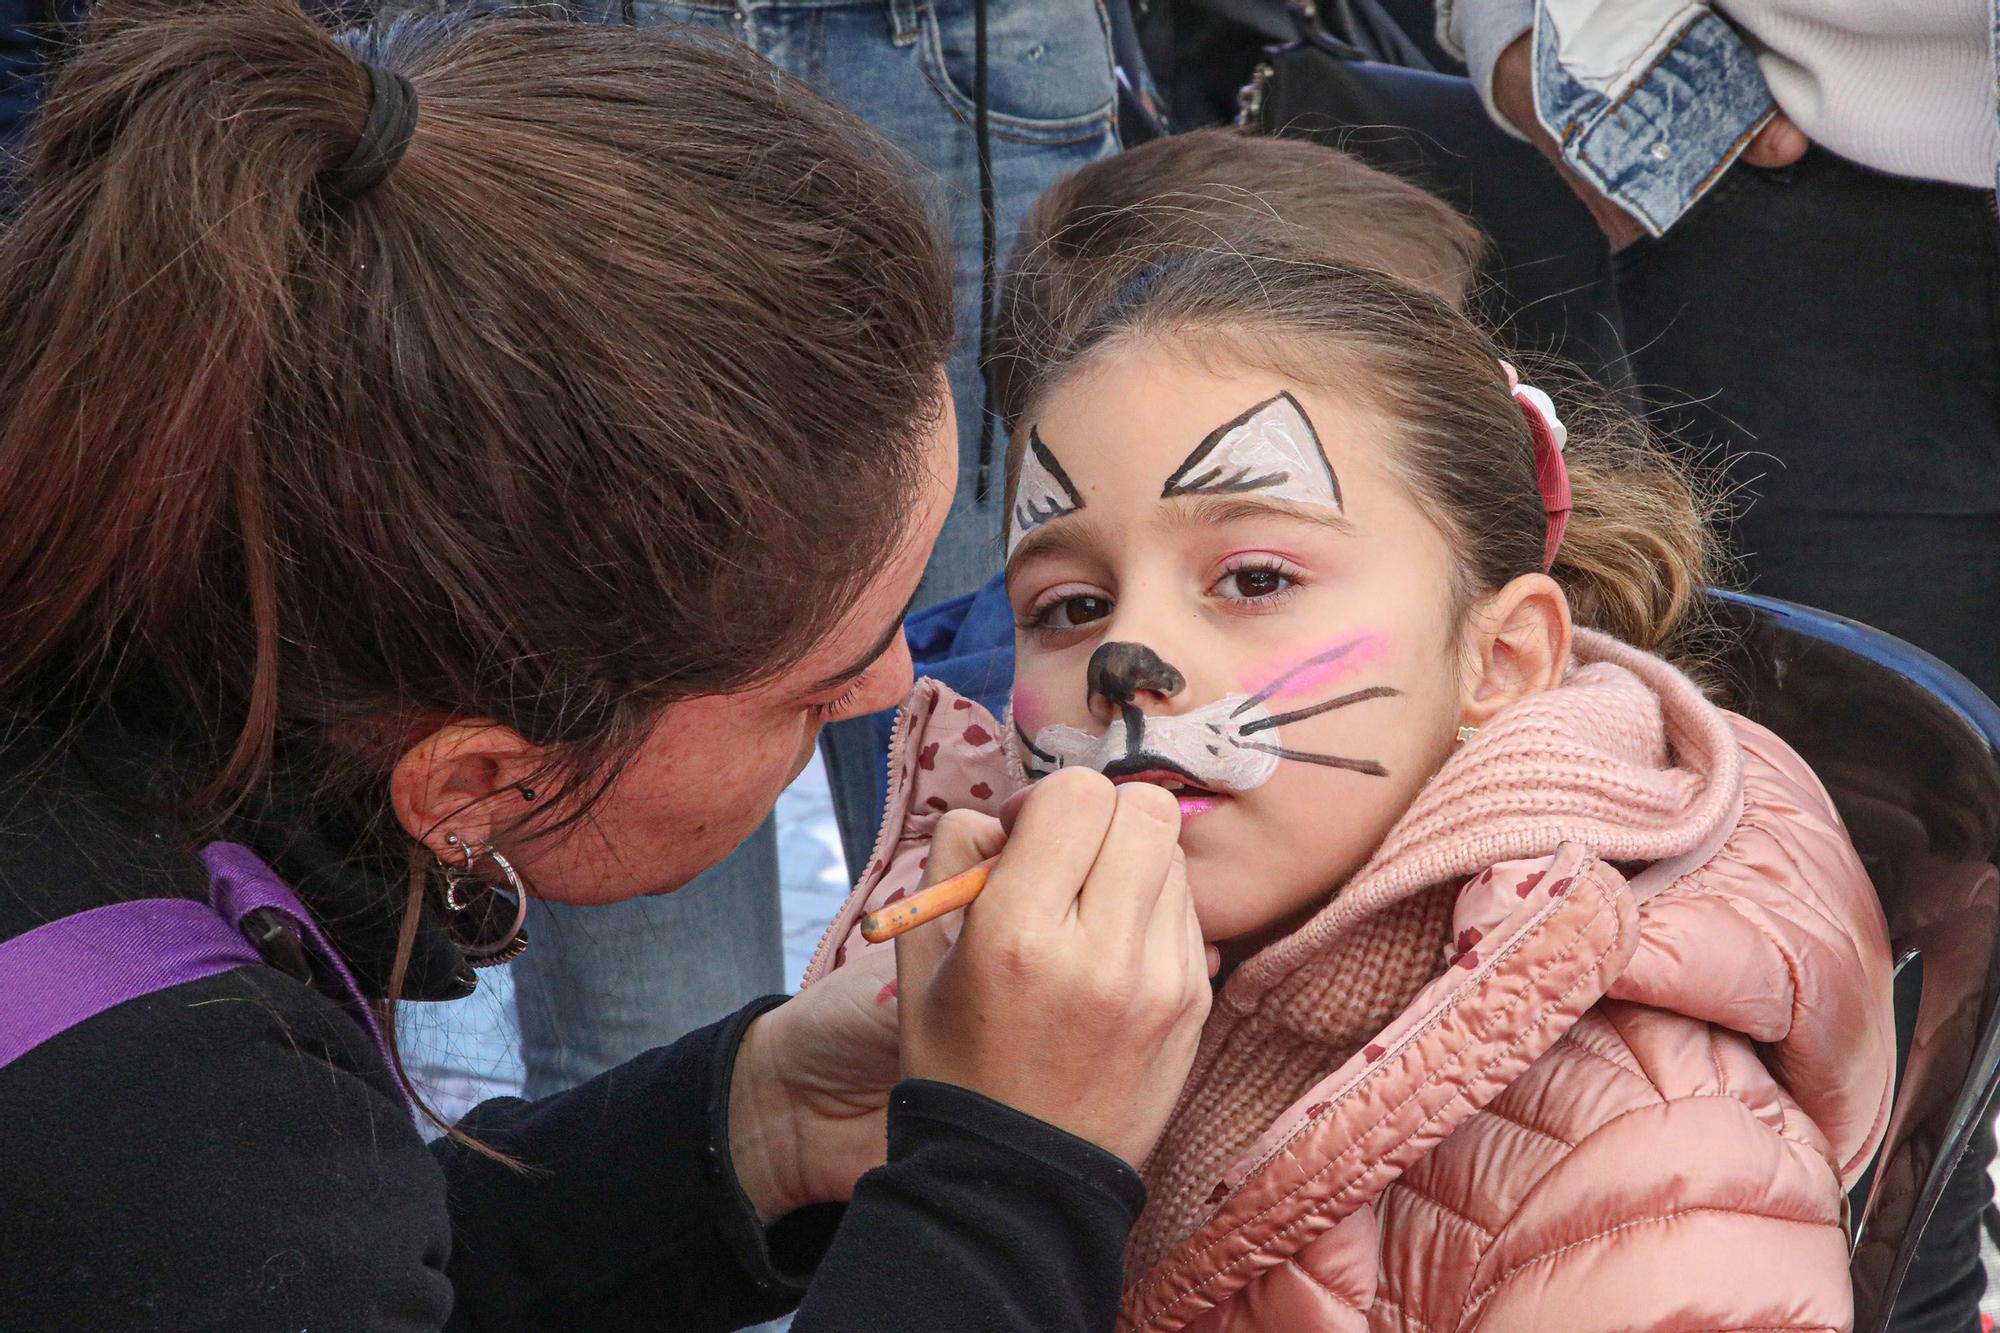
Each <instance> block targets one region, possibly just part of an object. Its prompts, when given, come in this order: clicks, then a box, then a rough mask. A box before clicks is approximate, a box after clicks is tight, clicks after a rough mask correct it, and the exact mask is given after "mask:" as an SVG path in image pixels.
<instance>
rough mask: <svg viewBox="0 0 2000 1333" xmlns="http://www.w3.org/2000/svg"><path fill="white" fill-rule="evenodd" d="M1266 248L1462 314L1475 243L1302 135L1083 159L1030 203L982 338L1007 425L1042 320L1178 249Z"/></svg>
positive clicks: (1467, 228)
mask: <svg viewBox="0 0 2000 1333" xmlns="http://www.w3.org/2000/svg"><path fill="white" fill-rule="evenodd" d="M1220 244H1237V245H1245V244H1247V245H1250V246H1252V247H1253V248H1264V247H1266V246H1268V245H1277V246H1280V247H1283V248H1285V249H1287V250H1291V251H1295V252H1297V253H1299V254H1302V255H1311V256H1313V257H1316V258H1318V259H1320V260H1322V261H1323V262H1325V263H1329V264H1345V265H1348V266H1349V267H1352V268H1361V269H1370V270H1373V271H1376V272H1380V273H1386V274H1391V275H1394V276H1395V277H1396V278H1397V279H1399V280H1400V281H1403V282H1407V283H1410V284H1412V285H1413V286H1417V287H1421V288H1423V289H1424V290H1425V291H1427V292H1430V293H1431V294H1432V295H1433V296H1436V297H1438V298H1439V299H1440V300H1442V301H1445V302H1447V303H1449V304H1451V305H1453V306H1456V307H1458V308H1459V309H1464V308H1465V305H1466V302H1467V300H1468V299H1469V298H1470V296H1471V293H1472V287H1473V283H1474V281H1475V280H1476V278H1477V276H1478V273H1479V264H1480V260H1481V259H1482V257H1483V256H1484V254H1485V252H1486V238H1485V236H1484V235H1482V234H1481V233H1480V231H1479V229H1478V228H1477V227H1475V226H1473V225H1472V223H1470V222H1468V221H1467V220H1466V219H1465V218H1464V217H1462V216H1461V215H1460V214H1459V213H1458V211H1457V210H1456V209H1454V208H1453V207H1452V206H1451V205H1450V204H1448V203H1446V202H1445V201H1444V200H1442V199H1440V198H1438V197H1437V196H1436V195H1434V194H1431V193H1429V192H1428V191H1426V190H1422V189H1419V188H1418V187H1417V186H1415V185H1412V184H1410V183H1409V182H1408V181H1405V180H1402V179H1400V178H1398V177H1396V176H1392V175H1390V174H1389V173H1387V172H1385V171H1379V170H1377V169H1376V168H1374V167H1371V166H1369V165H1368V164H1367V163H1365V162H1363V161H1361V159H1359V158H1357V157H1352V156H1350V155H1348V154H1346V153H1343V152H1340V151H1339V150H1337V149H1333V148H1328V147H1326V146H1324V145H1322V144H1318V143H1314V142H1312V141H1311V140H1308V139H1275V138H1269V137H1266V136H1264V135H1258V134H1246V133H1243V132H1241V131H1238V130H1231V129H1205V130H1193V131H1190V132H1188V133H1186V134H1175V135H1169V136H1168V137H1166V138H1163V139H1155V140H1153V141H1152V142H1151V143H1147V144H1142V145H1141V146H1139V147H1137V148H1131V149H1127V150H1126V151H1125V152H1122V153H1116V154H1113V155H1112V156H1110V157H1107V158H1103V159H1101V160H1099V161H1096V162H1093V163H1091V164H1090V165H1088V166H1086V167H1082V168H1080V169H1078V170H1077V171H1075V172H1072V173H1071V174H1070V175H1068V176H1066V177H1064V178H1063V179H1062V180H1061V181H1059V182H1057V184H1056V185H1055V186H1054V187H1052V188H1051V189H1050V190H1049V191H1048V192H1047V193H1045V194H1043V195H1042V197H1041V198H1040V199H1038V200H1036V201H1035V205H1034V207H1033V208H1031V209H1030V210H1029V211H1028V216H1027V219H1026V220H1025V221H1024V222H1023V223H1022V225H1021V231H1020V235H1019V236H1018V237H1017V238H1016V241H1015V254H1016V256H1017V258H1016V260H1015V261H1014V263H1013V264H1011V265H1010V266H1009V269H1008V272H1007V275H1006V281H1005V285H1004V287H1003V289H1002V293H1001V301H1000V307H999V316H998V318H997V320H996V322H995V327H994V332H993V336H992V338H991V339H990V340H989V343H988V346H989V354H988V358H987V373H988V380H989V382H990V383H991V385H992V387H993V401H994V410H995V411H997V412H998V413H999V415H1000V419H1001V422H1002V423H1003V424H1004V425H1005V426H1006V427H1007V428H1008V429H1010V430H1011V429H1012V428H1013V423H1014V421H1015V420H1016V419H1018V417H1019V416H1020V412H1021V407H1022V404H1021V403H1020V401H1019V398H1020V394H1019V392H1018V390H1019V388H1020V386H1021V385H1023V384H1025V383H1026V382H1028V381H1032V380H1033V379H1034V378H1035V372H1034V364H1033V363H1034V358H1035V355H1036V352H1037V351H1038V349H1040V348H1042V347H1044V346H1046V345H1047V342H1048V340H1049V339H1048V330H1047V329H1046V328H1045V327H1044V323H1045V321H1046V320H1047V319H1048V318H1050V317H1052V316H1053V317H1061V316H1062V315H1064V314H1066V313H1068V312H1070V311H1072V309H1073V308H1074V307H1077V306H1079V305H1090V304H1092V303H1094V302H1096V301H1100V300H1102V299H1104V298H1105V297H1106V296H1108V295H1109V294H1110V290H1111V289H1112V288H1114V287H1115V286H1116V285H1117V282H1118V280H1119V276H1120V274H1121V272H1123V271H1124V270H1127V269H1135V268H1137V267H1139V266H1141V265H1143V264H1144V263H1145V262H1147V260H1148V259H1149V258H1151V257H1157V256H1158V255H1160V254H1161V253H1163V252H1165V251H1167V250H1170V249H1175V248H1180V247H1194V248H1204V247H1209V246H1216V245H1220Z"/></svg>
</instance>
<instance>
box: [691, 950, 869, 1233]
mask: <svg viewBox="0 0 2000 1333" xmlns="http://www.w3.org/2000/svg"><path fill="white" fill-rule="evenodd" d="M895 961H896V960H895V958H894V957H893V956H892V955H891V954H890V953H889V951H888V950H886V949H884V950H879V951H877V952H874V953H871V954H867V955H864V956H862V957H861V958H858V959H856V960H855V961H854V962H853V963H850V964H849V965H848V966H846V967H843V968H840V969H839V970H837V971H835V972H832V973H830V974H828V975H827V977H826V978H825V979H824V980H822V981H820V982H818V983H817V984H815V985H813V986H809V987H807V988H806V989H805V990H803V991H800V992H799V993H798V994H797V995H795V996H793V997H792V998H791V999H789V1000H787V1001H786V1002H785V1003H783V1004H781V1005H779V1006H778V1007H777V1008H775V1009H773V1010H771V1011H770V1012H769V1013H767V1014H765V1015H763V1016H762V1017H760V1018H758V1019H757V1020H756V1021H755V1022H753V1023H752V1024H751V1025H750V1030H749V1031H748V1032H746V1033H745V1034H744V1036H743V1044H742V1046H741V1047H740V1048H739V1049H738V1051H737V1055H736V1072H735V1075H734V1077H733V1078H732V1079H731V1081H730V1089H729V1151H730V1156H731V1158H732V1159H733V1161H734V1164H735V1167H736V1179H737V1180H738V1182H740V1183H741V1184H742V1186H743V1191H744V1193H746V1194H748V1195H749V1196H750V1202H751V1203H752V1204H753V1205H754V1206H755V1207H756V1209H757V1214H758V1216H759V1217H761V1218H762V1219H763V1220H764V1221H765V1222H767V1223H768V1222H772V1221H775V1220H776V1219H778V1218H780V1217H783V1216H784V1215H785V1214H786V1213H789V1212H791V1211H792V1210H793V1209H795V1208H801V1207H804V1206H805V1205H806V1204H809V1203H821V1202H827V1201H831V1200H838V1199H845V1198H847V1197H848V1196H849V1195H850V1194H852V1193H853V1192H854V1182H855V1179H856V1178H857V1177H859V1176H860V1175H861V1173H862V1172H864V1171H866V1170H868V1169H869V1168H870V1167H873V1166H880V1165H881V1164H882V1158H883V1153H884V1151H885V1146H886V1142H887V1128H886V1126H885V1124H884V1117H885V1115H886V1113H887V1109H888V1105H889V1089H890V1088H891V1087H893V1086H895V1083H896V1080H897V1079H898V1078H900V1077H901V1076H902V1075H901V1070H900V1066H899V1064H898V1060H897V1042H896V998H895V995H896V988H895V978H896V969H895Z"/></svg>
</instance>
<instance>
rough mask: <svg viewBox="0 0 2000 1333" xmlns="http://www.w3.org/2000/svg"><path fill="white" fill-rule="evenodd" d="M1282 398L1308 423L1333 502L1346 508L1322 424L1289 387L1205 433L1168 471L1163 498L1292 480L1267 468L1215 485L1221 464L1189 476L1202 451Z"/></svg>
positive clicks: (1222, 492)
mask: <svg viewBox="0 0 2000 1333" xmlns="http://www.w3.org/2000/svg"><path fill="white" fill-rule="evenodd" d="M1281 401H1282V402H1286V403H1290V404H1291V405H1292V410H1293V411H1294V412H1296V413H1298V414H1299V420H1300V421H1302V422H1304V423H1305V428H1306V434H1307V435H1308V436H1309V437H1310V438H1311V439H1312V446H1313V453H1314V454H1315V455H1317V456H1318V458H1319V465H1320V466H1321V467H1322V468H1324V469H1326V483H1327V485H1328V486H1330V487H1331V488H1332V489H1333V503H1334V504H1335V506H1336V507H1338V508H1341V509H1345V508H1346V507H1347V504H1346V500H1345V498H1344V497H1343V496H1342V495H1341V491H1340V478H1339V477H1338V476H1336V475H1335V474H1334V471H1333V464H1332V463H1330V462H1328V461H1327V457H1326V447H1325V446H1324V445H1322V444H1321V443H1320V442H1319V428H1318V427H1317V426H1315V425H1313V420H1312V418H1311V417H1310V416H1308V415H1307V414H1306V409H1305V404H1303V403H1301V402H1300V401H1299V400H1298V399H1296V398H1294V397H1293V396H1292V395H1291V393H1290V392H1288V391H1286V390H1280V391H1279V392H1277V393H1275V394H1272V395H1271V396H1270V397H1269V398H1266V399H1265V400H1264V401H1263V402H1261V403H1258V404H1256V405H1254V406H1252V407H1246V408H1244V409H1243V410H1242V411H1241V412H1238V413H1237V414H1236V415H1235V416H1233V417H1231V418H1230V419H1229V420H1227V421H1225V422H1223V423H1222V424H1221V425H1220V426H1217V427H1216V428H1215V429H1214V430H1212V431H1210V432H1209V433H1208V434H1206V435H1204V436H1202V437H1201V443H1200V444H1197V445H1196V446H1195V447H1194V449H1193V450H1192V451H1191V452H1190V453H1189V454H1188V456H1187V457H1186V458H1183V459H1182V460H1181V461H1180V466H1178V467H1176V468H1175V469H1174V470H1173V471H1172V472H1171V473H1169V474H1168V475H1167V481H1166V485H1165V486H1163V487H1161V488H1160V498H1161V499H1162V500H1171V499H1174V498H1175V497H1177V496H1182V495H1240V494H1243V493H1244V492H1246V491H1264V490H1270V489H1272V488H1273V487H1277V486H1282V485H1284V484H1285V483H1286V482H1287V481H1290V480H1291V474H1290V473H1289V472H1267V473H1265V474H1263V475H1262V476H1258V477H1248V478H1245V479H1244V480H1242V481H1232V482H1226V483H1223V484H1222V485H1213V484H1211V483H1212V482H1213V481H1214V480H1215V478H1216V477H1217V476H1218V475H1220V474H1221V472H1222V469H1221V468H1220V467H1212V468H1210V469H1209V470H1208V471H1206V472H1204V473H1202V474H1201V475H1200V476H1198V477H1189V476H1188V475H1187V473H1188V470H1189V469H1190V468H1192V467H1193V466H1194V465H1195V464H1196V463H1197V462H1198V461H1199V460H1200V459H1201V458H1202V457H1203V455H1205V454H1207V453H1208V452H1209V451H1211V450H1212V449H1214V448H1215V447H1216V446H1217V445H1219V444H1221V443H1222V440H1223V437H1224V436H1226V435H1228V434H1229V432H1231V431H1233V430H1235V429H1237V428H1238V427H1240V426H1243V425H1245V424H1247V423H1248V422H1249V421H1250V419H1251V418H1252V417H1254V416H1256V415H1257V414H1258V413H1260V412H1263V411H1265V410H1266V409H1268V408H1270V407H1272V406H1273V405H1274V404H1276V403H1279V402H1281Z"/></svg>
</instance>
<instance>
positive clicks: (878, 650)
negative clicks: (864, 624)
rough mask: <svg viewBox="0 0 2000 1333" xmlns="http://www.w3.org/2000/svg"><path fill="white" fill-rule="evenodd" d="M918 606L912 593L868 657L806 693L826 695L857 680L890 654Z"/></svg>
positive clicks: (815, 683) (819, 683)
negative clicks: (906, 622) (884, 654)
mask: <svg viewBox="0 0 2000 1333" xmlns="http://www.w3.org/2000/svg"><path fill="white" fill-rule="evenodd" d="M916 605H917V594H916V593H911V594H910V600H909V601H908V602H906V603H904V605H903V609H902V611H901V613H900V614H898V615H897V617H896V618H895V619H894V620H892V621H890V622H889V628H888V629H886V630H884V631H882V637H881V638H879V639H877V640H876V641H875V644H874V646H873V647H871V648H869V649H868V655H867V656H866V657H862V658H858V659H856V660H855V662H854V664H853V665H852V666H850V667H847V668H846V669H844V670H841V671H836V672H834V673H833V674H832V675H830V676H823V677H821V678H820V679H819V680H817V681H815V682H814V683H813V685H812V687H811V688H810V689H808V690H807V691H806V693H808V694H824V693H826V692H827V691H828V690H837V689H839V688H840V687H841V686H843V685H845V684H847V683H848V682H849V681H851V680H854V679H855V678H857V677H858V676H860V675H861V673H862V672H864V671H866V670H867V669H868V668H869V667H872V666H874V665H875V662H876V659H878V658H879V657H881V656H882V654H883V653H886V652H888V651H889V645H890V644H892V643H894V642H895V641H896V636H897V635H898V634H901V633H902V632H903V622H904V621H905V620H908V619H909V618H910V612H911V611H913V610H915V609H916Z"/></svg>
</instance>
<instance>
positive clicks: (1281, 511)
mask: <svg viewBox="0 0 2000 1333" xmlns="http://www.w3.org/2000/svg"><path fill="white" fill-rule="evenodd" d="M1161 503H1162V504H1164V505H1165V506H1166V507H1167V513H1168V514H1169V515H1170V516H1171V522H1172V523H1173V524H1174V525H1175V526H1176V527H1213V526H1216V525H1218V524H1223V523H1233V522H1235V521H1237V520H1238V519H1246V518H1290V519H1297V520H1298V521H1299V522H1301V523H1311V524H1313V525H1314V526H1316V527H1322V528H1329V529H1331V530H1332V531H1334V532H1338V533H1340V534H1341V535H1342V536H1352V535H1353V534H1354V524H1353V523H1352V522H1350V521H1349V520H1348V518H1347V516H1346V515H1345V514H1343V513H1341V512H1340V511H1338V510H1336V509H1330V508H1328V507H1327V506H1325V505H1316V504H1299V503H1297V502H1295V501H1292V500H1278V499H1270V498H1263V497H1259V496H1254V495H1202V494H1199V493H1189V494H1182V495H1176V496H1172V497H1170V498H1168V499H1165V500H1162V501H1161Z"/></svg>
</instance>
